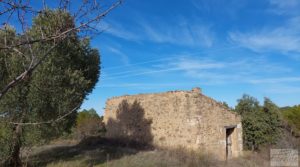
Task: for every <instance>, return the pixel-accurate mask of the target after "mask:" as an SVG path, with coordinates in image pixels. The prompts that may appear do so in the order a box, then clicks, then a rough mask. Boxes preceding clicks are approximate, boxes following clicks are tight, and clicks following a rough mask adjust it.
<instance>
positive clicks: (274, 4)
mask: <svg viewBox="0 0 300 167" xmlns="http://www.w3.org/2000/svg"><path fill="white" fill-rule="evenodd" d="M269 3H270V6H271V7H270V9H269V11H270V12H272V13H275V14H280V15H297V14H299V13H300V11H299V7H300V0H269Z"/></svg>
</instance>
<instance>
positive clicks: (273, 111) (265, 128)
mask: <svg viewBox="0 0 300 167" xmlns="http://www.w3.org/2000/svg"><path fill="white" fill-rule="evenodd" d="M235 111H236V112H238V113H239V114H240V115H241V116H242V126H243V141H244V147H245V148H246V149H252V150H254V149H256V150H257V149H259V146H261V145H263V144H273V143H275V142H276V140H277V139H278V137H279V134H280V119H279V108H278V107H277V106H276V105H275V104H274V103H273V102H272V101H271V100H270V99H268V98H265V100H264V105H263V106H260V105H259V102H258V100H257V99H255V98H254V97H251V96H249V95H243V97H242V98H241V99H239V100H238V104H237V106H236V107H235Z"/></svg>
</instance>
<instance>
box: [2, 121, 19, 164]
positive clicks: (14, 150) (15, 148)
mask: <svg viewBox="0 0 300 167" xmlns="http://www.w3.org/2000/svg"><path fill="white" fill-rule="evenodd" d="M21 135H22V126H21V125H16V126H15V127H14V129H13V138H12V146H11V152H10V155H9V157H8V159H7V160H6V163H5V166H9V167H22V161H21V158H20V149H21V145H22V143H21Z"/></svg>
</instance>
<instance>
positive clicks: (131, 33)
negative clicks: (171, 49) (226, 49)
mask: <svg viewBox="0 0 300 167" xmlns="http://www.w3.org/2000/svg"><path fill="white" fill-rule="evenodd" d="M102 27H104V28H103V29H104V30H105V32H106V33H108V34H111V35H113V36H115V37H118V38H122V39H125V40H129V41H134V42H141V41H150V42H155V43H168V44H175V45H182V46H191V47H195V46H204V47H211V46H212V45H213V43H214V35H213V32H212V31H211V27H210V26H208V25H204V24H192V23H189V24H187V22H186V21H185V20H184V19H181V23H173V22H171V21H170V22H163V21H159V20H157V21H155V22H150V21H146V20H143V19H141V18H140V19H139V20H138V19H137V21H136V22H134V23H132V24H131V25H121V24H117V23H115V22H112V21H110V22H104V23H103V24H102Z"/></svg>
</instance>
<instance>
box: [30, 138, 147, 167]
mask: <svg viewBox="0 0 300 167" xmlns="http://www.w3.org/2000/svg"><path fill="white" fill-rule="evenodd" d="M152 149H153V148H152V147H151V146H149V145H145V144H139V143H137V142H132V141H127V142H124V141H122V142H121V141H119V140H112V139H106V138H103V137H89V138H86V139H84V140H82V141H81V142H80V143H79V144H77V145H73V146H53V147H51V148H46V149H44V150H42V151H39V152H37V153H35V154H33V155H32V156H31V157H29V162H30V164H29V165H30V166H39V167H43V166H47V165H48V164H50V163H55V162H59V161H74V160H78V159H81V160H83V161H84V163H85V164H86V165H87V166H93V165H98V164H102V163H105V162H108V161H111V160H115V159H119V158H122V157H123V156H127V155H133V154H136V153H138V152H140V151H145V150H152Z"/></svg>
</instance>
